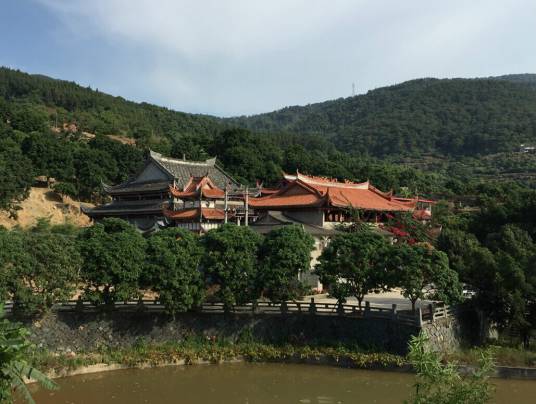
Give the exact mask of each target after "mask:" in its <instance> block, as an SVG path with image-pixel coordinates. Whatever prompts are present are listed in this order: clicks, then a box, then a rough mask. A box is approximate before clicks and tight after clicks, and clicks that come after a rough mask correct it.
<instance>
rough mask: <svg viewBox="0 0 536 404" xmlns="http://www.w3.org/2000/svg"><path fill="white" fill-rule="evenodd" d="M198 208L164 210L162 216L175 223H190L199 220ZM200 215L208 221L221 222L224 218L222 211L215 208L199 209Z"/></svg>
mask: <svg viewBox="0 0 536 404" xmlns="http://www.w3.org/2000/svg"><path fill="white" fill-rule="evenodd" d="M199 213H200V209H199V208H190V209H181V210H170V209H164V215H165V216H166V217H168V218H169V219H173V220H177V221H191V220H195V219H199ZM201 214H202V216H203V218H204V219H208V220H223V219H224V218H225V212H224V211H223V209H216V208H201Z"/></svg>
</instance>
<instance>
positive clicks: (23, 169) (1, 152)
mask: <svg viewBox="0 0 536 404" xmlns="http://www.w3.org/2000/svg"><path fill="white" fill-rule="evenodd" d="M7 132H9V131H7ZM12 135H13V134H12V133H11V132H9V133H1V130H0V209H6V208H8V209H9V208H12V206H13V202H16V201H19V200H22V199H24V198H26V197H27V196H28V191H29V189H30V187H31V185H32V181H33V174H34V170H33V166H32V163H31V161H30V160H29V159H28V158H26V157H25V156H24V155H23V154H22V152H21V150H20V147H19V145H18V144H17V142H16V141H15V140H14V139H12Z"/></svg>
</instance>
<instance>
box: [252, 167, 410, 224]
mask: <svg viewBox="0 0 536 404" xmlns="http://www.w3.org/2000/svg"><path fill="white" fill-rule="evenodd" d="M284 179H285V182H284V185H283V187H282V188H281V189H279V190H278V191H277V192H274V193H271V194H269V195H267V196H264V197H260V198H254V199H251V200H250V201H249V205H250V206H251V207H252V208H254V209H255V210H256V211H258V212H259V217H260V218H262V217H263V216H264V215H263V214H262V213H265V214H266V212H270V211H279V212H282V213H283V215H284V216H286V217H288V218H290V219H293V220H297V221H299V222H302V223H305V224H307V225H312V226H317V227H319V228H323V229H334V228H335V226H337V225H341V224H345V223H346V224H347V223H354V222H356V221H358V220H359V221H364V222H369V223H381V222H385V221H387V220H388V219H389V217H390V215H392V214H393V213H397V212H414V211H415V209H416V208H417V200H416V199H407V200H403V199H402V198H396V197H393V195H392V193H385V192H382V191H380V190H378V189H377V188H375V187H373V186H372V185H371V184H370V183H369V182H368V181H366V182H361V183H356V182H350V181H344V182H340V181H337V180H334V179H329V178H324V177H313V176H308V175H303V174H299V173H297V174H296V175H286V174H285V175H284ZM260 220H261V219H260Z"/></svg>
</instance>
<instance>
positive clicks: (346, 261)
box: [316, 227, 391, 309]
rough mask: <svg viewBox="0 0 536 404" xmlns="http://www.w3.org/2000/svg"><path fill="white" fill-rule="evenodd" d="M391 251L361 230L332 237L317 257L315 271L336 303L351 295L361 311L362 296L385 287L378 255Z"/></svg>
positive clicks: (380, 239) (369, 232) (375, 235)
mask: <svg viewBox="0 0 536 404" xmlns="http://www.w3.org/2000/svg"><path fill="white" fill-rule="evenodd" d="M390 248H391V246H390V244H389V242H388V241H387V240H386V239H385V238H384V237H383V236H381V235H380V234H378V233H374V232H373V231H372V230H369V229H367V228H364V227H361V228H360V229H359V230H358V231H355V232H352V233H344V234H340V235H337V236H335V237H334V238H333V239H332V240H331V242H330V243H329V245H328V246H327V247H326V248H325V249H324V251H323V252H322V255H321V256H320V258H319V263H318V264H317V267H316V272H317V274H318V275H319V277H320V281H321V282H322V283H323V284H324V285H327V286H328V287H329V290H330V294H332V295H333V296H334V297H336V298H337V299H338V300H339V301H344V300H345V298H346V297H348V296H355V298H356V299H357V301H358V303H359V308H360V309H361V303H362V302H363V299H364V297H365V295H367V294H368V293H370V292H372V291H375V290H379V289H381V288H382V286H383V285H384V284H385V282H386V279H385V265H384V263H383V260H382V258H381V257H382V256H384V255H385V254H386V252H387V251H388V250H389V249H390Z"/></svg>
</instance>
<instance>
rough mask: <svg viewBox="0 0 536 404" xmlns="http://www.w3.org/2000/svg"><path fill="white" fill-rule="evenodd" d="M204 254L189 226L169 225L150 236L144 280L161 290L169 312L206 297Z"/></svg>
mask: <svg viewBox="0 0 536 404" xmlns="http://www.w3.org/2000/svg"><path fill="white" fill-rule="evenodd" d="M202 256H203V250H202V248H201V245H200V242H199V239H198V237H197V236H196V235H194V234H193V233H192V232H190V231H188V230H185V229H180V228H168V229H165V230H162V231H159V232H158V233H156V234H154V235H152V236H151V237H149V239H148V240H147V255H146V258H145V272H144V278H145V279H146V280H145V282H144V283H146V284H147V285H148V286H150V287H151V288H152V289H153V290H154V291H155V292H157V293H158V294H159V300H160V301H161V302H162V303H163V304H164V306H165V307H166V311H167V312H168V313H169V314H171V315H175V313H178V312H184V311H187V310H189V309H191V308H192V307H196V306H199V305H200V304H201V302H202V301H203V298H204V294H205V293H204V292H205V290H204V286H205V285H204V280H203V276H202V273H201V270H200V267H199V264H200V261H201V257H202Z"/></svg>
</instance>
